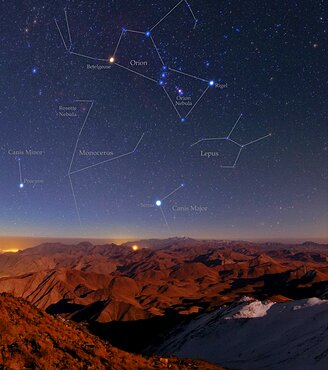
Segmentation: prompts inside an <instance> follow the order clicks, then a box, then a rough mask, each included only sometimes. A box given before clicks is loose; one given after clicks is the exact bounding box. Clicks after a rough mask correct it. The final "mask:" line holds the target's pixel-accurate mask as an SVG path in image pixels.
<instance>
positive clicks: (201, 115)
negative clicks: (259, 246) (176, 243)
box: [0, 0, 328, 239]
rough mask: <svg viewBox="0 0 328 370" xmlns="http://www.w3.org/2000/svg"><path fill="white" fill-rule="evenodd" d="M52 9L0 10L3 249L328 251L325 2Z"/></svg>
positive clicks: (114, 3) (20, 6) (117, 0)
mask: <svg viewBox="0 0 328 370" xmlns="http://www.w3.org/2000/svg"><path fill="white" fill-rule="evenodd" d="M188 1H189V0H188ZM52 3H54V4H51V5H48V4H46V3H45V2H43V1H37V0H36V1H24V2H18V1H15V2H11V4H10V6H9V5H8V2H7V1H3V0H2V1H1V10H0V20H1V22H0V24H1V32H0V41H1V49H0V52H1V58H0V71H1V78H0V81H1V83H0V86H1V90H0V125H1V136H0V137H1V139H0V145H1V146H0V147H1V157H0V166H1V167H0V168H1V182H0V199H1V202H0V235H17V236H18V235H30V236H58V237H70V236H72V237H73V236H74V237H76V236H79V237H100V238H118V237H122V238H135V237H144V238H146V237H167V236H173V235H179V236H182V235H187V236H192V237H203V238H225V239H228V238H254V239H255V238H264V239H265V238H267V239H270V238H281V239H283V238H304V239H307V238H325V237H327V221H328V212H327V211H328V191H327V164H328V158H327V154H328V153H327V150H328V149H327V148H328V137H327V113H328V94H327V77H328V67H327V66H328V57H327V56H328V53H327V27H328V25H327V22H328V19H327V15H328V9H327V3H326V4H325V1H309V0H307V1H283V0H282V1H263V0H254V1H238V0H236V1H217V0H206V1H201V0H190V3H189V4H190V6H191V9H189V8H188V6H187V3H186V2H185V1H182V2H181V3H180V4H179V5H178V6H177V7H176V8H175V9H174V10H173V11H172V12H171V13H170V14H169V15H168V16H167V17H166V18H165V19H164V20H163V21H162V22H160V23H159V24H158V25H157V26H156V24H157V23H158V22H159V21H160V20H161V19H162V18H163V17H164V16H165V15H166V14H167V13H168V12H169V11H170V10H171V9H172V8H173V7H174V6H175V5H177V4H178V3H179V1H178V0H166V1H160V0H157V1H148V0H141V1H138V0H133V1H132V0H124V1H123V0H111V1H56V2H52ZM65 11H66V14H67V20H68V24H69V30H70V32H68V29H67V23H66V20H65ZM194 18H196V19H197V22H196V23H195V19H194ZM55 20H56V22H57V25H58V27H59V29H60V30H61V32H62V35H63V38H64V41H65V44H66V48H65V45H64V43H63V41H62V39H61V36H60V33H59V32H58V28H57V26H56V23H55ZM154 26H156V27H154ZM126 30H136V31H139V32H140V33H135V32H129V31H126ZM150 30H151V32H150ZM148 31H149V32H150V33H148ZM121 36H122V37H121ZM120 37H121V40H120V43H119V46H118V48H117V51H116V53H115V59H114V60H112V63H110V62H109V58H110V57H112V56H113V55H114V51H115V48H116V46H117V44H118V40H119V39H120ZM153 41H154V43H155V45H156V46H157V48H158V52H159V54H160V57H161V58H162V61H161V59H160V57H159V55H158V53H157V51H156V49H155V47H154V44H153ZM74 53H75V54H74ZM76 54H81V55H80V56H79V55H76ZM86 56H89V57H92V58H95V59H103V60H94V59H88V58H86ZM136 62H137V63H136ZM116 63H117V64H118V65H117V64H116ZM138 63H139V64H140V65H134V64H138ZM88 65H89V66H88ZM126 68H129V69H131V70H132V71H129V70H127V69H126ZM170 68H171V69H174V70H176V71H181V72H184V73H187V74H190V75H191V76H194V77H198V78H200V79H196V78H194V77H189V76H186V75H184V74H181V73H178V72H176V71H172V70H170ZM136 73H139V74H141V75H143V76H140V75H137V74H136ZM144 76H146V77H148V79H147V78H145V77H144ZM211 81H213V83H214V86H212V83H211ZM164 89H165V91H166V92H165V91H164ZM205 90H206V92H205ZM203 93H204V95H203V97H202V98H201V99H200V100H199V101H198V99H199V98H200V97H201V96H202V94H203ZM170 99H171V101H170ZM76 100H83V101H82V102H77V101H76ZM181 101H183V102H185V103H186V104H187V105H176V104H177V103H181ZM188 102H189V103H188ZM188 104H191V105H188ZM173 105H174V106H175V107H176V109H177V111H176V110H175V108H174V107H173ZM60 107H61V108H60ZM191 109H192V110H191ZM190 110H191V112H190ZM63 112H64V113H65V112H66V113H70V114H67V115H66V116H65V114H63ZM189 112H190V113H189ZM186 117H187V118H186ZM238 118H240V120H239V121H238V124H237V125H236V127H235V129H234V131H233V132H232V134H231V136H230V137H229V138H230V139H231V140H230V141H229V140H202V139H206V138H226V137H228V135H229V132H231V129H232V128H233V126H234V125H235V123H236V121H237V119H238ZM83 124H84V126H83ZM82 126H83V130H82V131H81V128H82ZM79 133H80V135H79ZM269 134H271V136H267V135H269ZM262 137H265V138H264V139H263V140H259V141H257V142H255V143H254V144H252V145H248V146H245V147H242V145H244V144H247V143H250V142H252V141H253V140H257V139H258V138H262ZM77 139H78V141H77ZM200 140H202V141H200ZM198 141H200V142H199V143H198V144H197V145H194V146H192V144H194V143H196V142H198ZM137 144H138V145H137ZM75 145H76V147H75ZM29 150H32V152H29ZM239 152H240V153H239ZM31 153H32V154H31ZM73 153H75V155H74V156H73ZM82 153H87V155H84V154H82ZM90 153H93V154H90ZM95 153H96V154H95ZM206 153H210V154H206ZM88 154H89V155H88ZM125 154H126V155H125ZM239 154H240V155H239ZM72 156H73V158H72ZM121 156H122V157H121ZM209 156H210V157H209ZM117 157H118V158H117ZM72 159H73V160H72ZM103 161H107V162H105V163H103V164H99V163H100V162H103ZM235 162H236V165H235V166H233V165H234V163H235ZM70 164H71V165H70ZM90 166H92V167H90ZM226 166H227V167H234V168H224V167H226ZM86 167H88V168H86ZM71 185H72V186H71ZM176 189H177V190H176ZM175 190H176V192H174V193H173V194H172V195H170V196H168V197H167V198H165V197H166V196H167V195H169V194H170V193H171V192H173V191H175ZM74 195H75V200H76V203H75V201H74ZM164 198H165V199H164ZM156 201H161V203H159V202H158V205H156Z"/></svg>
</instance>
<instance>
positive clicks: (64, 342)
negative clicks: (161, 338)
mask: <svg viewBox="0 0 328 370" xmlns="http://www.w3.org/2000/svg"><path fill="white" fill-rule="evenodd" d="M0 368H1V369H10V370H21V369H40V370H41V369H42V370H55V369H63V370H66V369H67V370H75V369H90V370H91V369H95V370H96V369H97V370H101V369H104V370H105V369H111V370H123V369H124V370H137V369H139V370H147V369H148V370H152V369H167V368H170V369H175V370H187V369H195V370H196V369H200V370H214V369H218V370H219V369H220V367H218V366H215V365H211V364H209V363H206V362H202V361H197V360H196V361H194V360H183V359H177V358H164V357H150V358H144V357H141V356H138V355H133V354H129V353H126V352H123V351H120V350H118V349H116V348H114V347H112V346H110V345H109V344H107V343H105V342H103V341H101V340H99V339H98V338H96V337H94V336H92V335H91V334H89V333H88V332H87V331H86V330H85V329H84V328H82V327H80V326H77V325H76V324H72V323H71V322H68V321H66V320H64V319H63V318H60V317H57V318H54V317H52V316H50V315H48V314H46V313H44V312H42V311H40V310H38V309H37V308H35V307H33V306H31V305H30V304H29V303H27V302H26V301H24V300H22V299H17V298H13V297H12V296H9V295H7V294H5V295H3V294H1V295H0Z"/></svg>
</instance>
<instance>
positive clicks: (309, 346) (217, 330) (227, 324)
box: [157, 297, 328, 370]
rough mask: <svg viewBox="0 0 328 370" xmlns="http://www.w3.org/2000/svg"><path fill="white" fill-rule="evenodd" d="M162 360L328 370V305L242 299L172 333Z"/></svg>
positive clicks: (255, 369)
mask: <svg viewBox="0 0 328 370" xmlns="http://www.w3.org/2000/svg"><path fill="white" fill-rule="evenodd" d="M157 352H158V353H161V354H174V355H178V356H181V357H191V358H201V359H206V360H209V361H212V362H215V363H220V364H221V365H222V366H226V367H228V368H232V369H242V370H259V369H261V370H262V369H271V370H287V369H288V370H294V369H295V370H310V369H311V370H321V369H322V370H326V369H328V301H324V300H320V299H318V298H311V299H305V300H300V301H293V302H286V303H272V302H269V301H266V302H261V301H257V300H254V299H251V298H247V297H245V298H243V299H241V300H240V301H239V302H237V303H235V304H233V305H231V306H229V307H222V308H220V309H219V310H217V311H215V312H213V313H211V314H205V315H202V316H200V317H199V318H198V319H195V320H193V321H191V322H190V323H189V324H187V325H185V326H181V327H180V328H179V329H178V330H176V331H175V332H173V333H171V335H170V337H169V338H168V339H167V340H165V341H164V343H163V344H162V345H161V347H160V348H158V349H157Z"/></svg>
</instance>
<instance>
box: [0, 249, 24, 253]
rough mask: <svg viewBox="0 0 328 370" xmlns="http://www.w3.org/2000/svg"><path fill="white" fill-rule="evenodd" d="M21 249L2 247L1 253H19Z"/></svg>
mask: <svg viewBox="0 0 328 370" xmlns="http://www.w3.org/2000/svg"><path fill="white" fill-rule="evenodd" d="M19 251H20V249H0V252H1V253H17V252H19Z"/></svg>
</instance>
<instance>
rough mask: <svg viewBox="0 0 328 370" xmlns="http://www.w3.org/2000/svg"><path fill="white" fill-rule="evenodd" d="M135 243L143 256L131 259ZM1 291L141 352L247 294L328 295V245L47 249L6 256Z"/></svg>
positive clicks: (0, 258)
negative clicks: (188, 321) (181, 324)
mask: <svg viewBox="0 0 328 370" xmlns="http://www.w3.org/2000/svg"><path fill="white" fill-rule="evenodd" d="M132 244H137V245H138V246H139V247H140V249H139V250H138V251H135V252H134V251H133V250H132V249H131V246H132ZM0 292H7V293H11V294H12V295H14V296H16V297H21V298H24V299H26V300H27V301H29V302H31V303H32V304H34V305H35V306H36V307H37V308H39V309H42V310H45V311H47V312H48V313H51V314H54V315H60V317H62V318H65V319H69V320H72V321H75V322H77V323H83V325H85V326H87V327H88V328H89V330H90V331H91V332H93V333H94V334H97V335H98V336H100V337H101V338H103V339H106V340H109V341H110V342H111V343H112V344H114V345H116V346H118V347H120V348H122V349H124V350H129V351H140V352H141V351H143V350H144V349H145V347H147V345H149V344H150V343H151V342H153V341H155V340H157V339H158V337H159V334H162V333H163V331H165V330H166V329H168V328H169V327H171V326H174V325H176V324H177V323H178V322H180V321H181V320H186V319H189V318H192V317H194V316H195V315H197V314H198V313H203V312H207V311H208V312H210V311H212V310H214V309H216V308H218V307H220V306H221V305H222V304H224V303H229V302H233V301H235V300H236V299H238V298H240V297H241V296H244V295H248V296H253V297H256V298H259V299H267V298H269V299H271V300H273V301H287V300H292V299H301V298H307V297H313V296H317V297H321V298H322V297H327V296H328V246H327V245H319V244H315V243H304V244H300V245H283V244H273V243H271V244H269V243H267V244H256V243H249V242H226V241H199V240H192V239H187V238H180V239H179V238H174V239H168V240H165V241H159V240H151V241H140V242H136V243H127V244H125V245H122V246H118V245H115V244H110V245H98V246H94V245H92V244H90V243H81V244H78V245H63V244H43V245H41V246H38V247H35V248H30V249H27V250H24V251H21V252H19V253H15V254H13V253H6V254H2V255H0Z"/></svg>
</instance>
